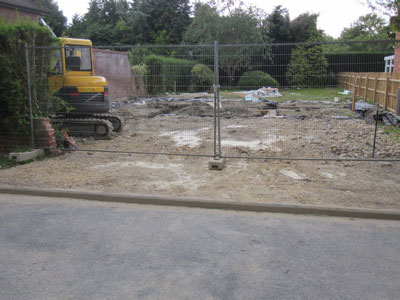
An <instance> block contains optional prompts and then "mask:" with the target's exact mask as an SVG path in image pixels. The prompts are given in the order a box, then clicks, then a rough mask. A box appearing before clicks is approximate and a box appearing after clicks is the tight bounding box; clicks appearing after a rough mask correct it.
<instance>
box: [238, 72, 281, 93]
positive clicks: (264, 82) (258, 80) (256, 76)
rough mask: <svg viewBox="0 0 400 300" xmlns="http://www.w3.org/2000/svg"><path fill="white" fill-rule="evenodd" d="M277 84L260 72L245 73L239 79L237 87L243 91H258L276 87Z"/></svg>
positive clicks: (267, 75)
mask: <svg viewBox="0 0 400 300" xmlns="http://www.w3.org/2000/svg"><path fill="white" fill-rule="evenodd" d="M278 86H279V82H278V81H276V80H275V79H274V78H272V77H271V75H269V74H267V73H264V72H262V71H250V72H246V73H244V74H243V75H242V77H240V80H239V87H240V88H245V89H259V88H262V87H278Z"/></svg>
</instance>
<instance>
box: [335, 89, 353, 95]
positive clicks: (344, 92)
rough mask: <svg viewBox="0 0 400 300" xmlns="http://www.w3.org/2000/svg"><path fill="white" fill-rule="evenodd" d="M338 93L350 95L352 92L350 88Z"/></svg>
mask: <svg viewBox="0 0 400 300" xmlns="http://www.w3.org/2000/svg"><path fill="white" fill-rule="evenodd" d="M338 94H340V95H350V94H351V91H349V90H344V91H343V92H339V93H338Z"/></svg>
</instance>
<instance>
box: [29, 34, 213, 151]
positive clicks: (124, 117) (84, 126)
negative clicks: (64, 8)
mask: <svg viewBox="0 0 400 300" xmlns="http://www.w3.org/2000/svg"><path fill="white" fill-rule="evenodd" d="M86 44H87V45H86ZM109 48H110V49H106V48H103V47H100V48H95V47H94V48H93V49H92V48H91V45H90V41H79V40H74V39H67V40H66V41H65V42H64V44H63V46H62V47H61V48H54V49H52V55H53V59H52V68H51V73H49V72H42V73H41V76H40V78H38V76H31V77H33V78H34V83H33V84H32V90H33V91H34V95H33V99H32V101H33V103H34V104H35V108H34V109H33V110H34V115H35V117H45V118H47V117H50V121H51V125H52V127H53V129H55V142H54V141H49V139H48V137H47V136H45V135H44V136H40V135H38V136H36V139H35V140H36V145H37V146H38V147H56V146H57V147H58V148H64V147H75V148H78V149H82V150H98V151H118V152H135V153H160V154H185V155H186V154H187V155H200V156H211V155H212V154H213V141H214V140H213V132H214V129H213V128H214V127H213V117H214V114H213V101H214V94H213V93H212V74H213V73H212V71H211V69H210V68H209V66H210V65H211V67H213V51H214V50H213V48H212V47H207V46H203V47H179V46H174V47H172V46H165V47H164V46H160V47H154V46H153V47H118V48H115V47H109ZM48 55H49V49H45V48H40V49H31V57H32V59H34V60H37V61H40V60H41V59H45V58H46V57H47V56H48ZM33 57H35V58H33ZM35 109H37V110H35ZM43 126H47V125H43ZM43 126H42V127H43Z"/></svg>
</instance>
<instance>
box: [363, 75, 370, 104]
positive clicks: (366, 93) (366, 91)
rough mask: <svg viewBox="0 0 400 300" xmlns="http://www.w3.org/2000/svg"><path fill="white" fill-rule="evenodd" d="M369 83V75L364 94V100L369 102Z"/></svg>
mask: <svg viewBox="0 0 400 300" xmlns="http://www.w3.org/2000/svg"><path fill="white" fill-rule="evenodd" d="M368 81H369V77H368V75H367V81H366V82H365V93H364V98H365V100H366V101H368V98H367V97H368Z"/></svg>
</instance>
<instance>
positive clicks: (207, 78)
mask: <svg viewBox="0 0 400 300" xmlns="http://www.w3.org/2000/svg"><path fill="white" fill-rule="evenodd" d="M191 73H192V90H193V91H196V92H200V91H209V90H211V87H212V85H213V82H214V72H213V71H212V70H211V69H210V68H209V67H207V66H206V65H203V64H197V65H195V66H194V67H193V69H192V72H191Z"/></svg>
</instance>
